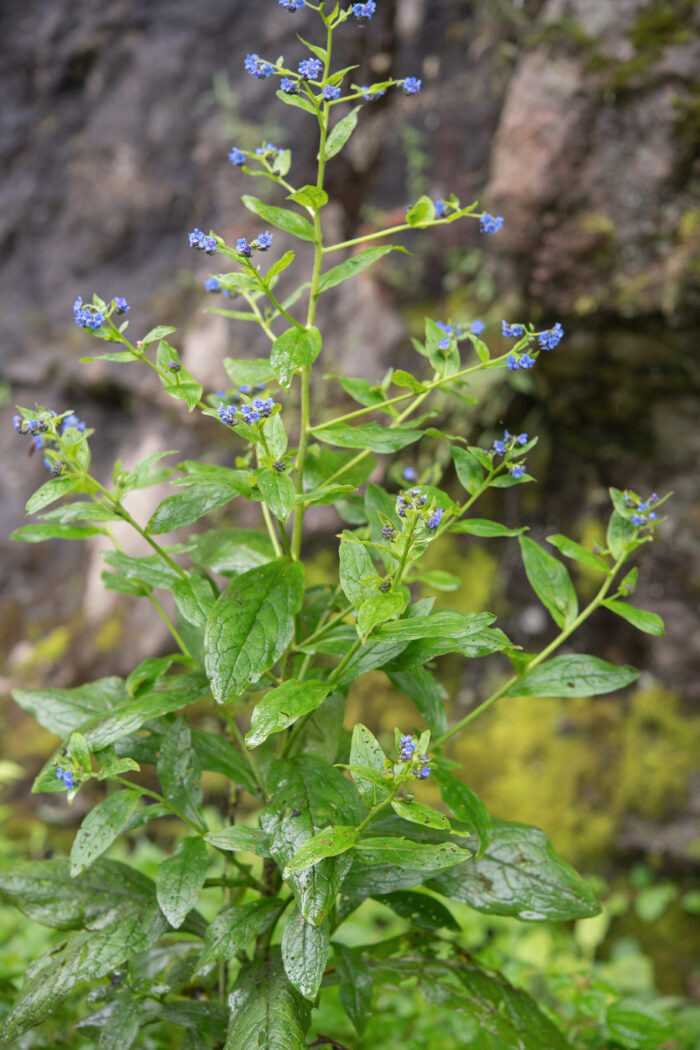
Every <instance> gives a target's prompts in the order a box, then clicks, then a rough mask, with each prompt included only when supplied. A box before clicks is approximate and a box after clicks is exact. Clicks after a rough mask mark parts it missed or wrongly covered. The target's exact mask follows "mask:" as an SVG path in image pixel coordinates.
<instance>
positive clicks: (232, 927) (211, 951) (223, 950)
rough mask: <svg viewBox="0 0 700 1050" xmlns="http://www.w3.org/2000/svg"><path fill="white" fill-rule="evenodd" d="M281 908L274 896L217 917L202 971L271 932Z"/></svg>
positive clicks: (202, 958)
mask: <svg viewBox="0 0 700 1050" xmlns="http://www.w3.org/2000/svg"><path fill="white" fill-rule="evenodd" d="M281 906H282V902H281V901H280V900H279V899H278V898H277V897H273V898H266V899H262V900H256V901H250V902H249V903H248V904H239V905H237V906H236V907H233V908H228V909H227V910H226V911H223V912H221V913H220V914H219V915H217V917H216V918H215V919H214V921H213V922H212V923H211V925H210V926H209V927H208V928H207V932H206V935H205V937H204V951H203V952H202V954H201V956H200V958H199V961H198V964H197V965H198V967H199V969H202V968H203V967H204V966H208V965H209V963H212V962H216V960H217V959H230V958H232V956H234V955H235V954H236V952H240V951H243V949H244V948H245V947H246V946H247V945H248V944H249V943H250V942H251V941H252V940H253V938H254V937H257V936H258V935H259V934H261V933H264V932H265V930H267V929H269V927H270V926H271V924H272V922H273V921H274V919H275V918H276V916H277V915H279V912H280V908H281Z"/></svg>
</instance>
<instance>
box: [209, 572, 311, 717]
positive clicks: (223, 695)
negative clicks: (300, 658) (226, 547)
mask: <svg viewBox="0 0 700 1050" xmlns="http://www.w3.org/2000/svg"><path fill="white" fill-rule="evenodd" d="M303 597H304V569H303V566H302V565H301V564H300V562H291V561H289V560H288V559H286V558H277V559H276V560H275V561H272V562H269V563H268V564H267V565H262V566H260V568H257V569H250V570H249V571H248V572H246V573H243V575H242V576H239V577H238V578H237V579H235V580H234V581H233V582H232V583H231V584H230V586H229V587H227V589H226V590H225V591H224V593H223V594H222V595H221V596H220V597H219V599H218V600H217V601H216V603H215V604H214V607H213V608H212V610H211V612H210V613H209V619H208V620H207V626H206V630H205V634H204V658H205V666H206V670H207V674H208V675H209V680H210V682H211V687H212V693H213V694H214V698H215V699H216V700H217V702H218V703H220V704H223V703H225V702H226V701H228V700H232V699H234V698H235V697H237V696H239V695H240V694H241V693H242V692H243V690H244V689H245V688H246V686H248V685H250V684H251V683H252V682H257V681H258V679H259V678H260V677H261V675H263V674H264V673H265V671H267V670H269V669H270V668H271V667H272V666H273V664H275V662H276V661H277V660H278V659H279V657H280V656H281V655H282V653H283V652H284V650H285V649H286V648H287V646H288V645H289V643H290V641H291V640H292V637H293V635H294V616H295V614H296V613H297V612H298V611H299V609H300V608H301V603H302V600H303Z"/></svg>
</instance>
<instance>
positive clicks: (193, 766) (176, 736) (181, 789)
mask: <svg viewBox="0 0 700 1050" xmlns="http://www.w3.org/2000/svg"><path fill="white" fill-rule="evenodd" d="M157 769H158V779H159V780H160V782H161V785H162V787H163V794H164V795H165V797H166V798H167V800H168V802H172V804H173V805H174V806H175V807H176V808H177V809H178V810H179V811H180V812H181V813H182V814H184V815H185V816H186V817H187V818H188V819H189V820H191V821H193V823H195V824H198V825H200V826H201V825H202V816H201V813H200V807H201V805H202V784H201V777H202V774H201V769H200V766H199V760H198V758H197V753H196V751H195V750H194V748H193V747H192V734H191V732H190V727H189V726H188V725H187V722H186V721H185V720H184V718H178V719H177V720H176V721H175V722H173V724H172V725H171V726H170V727H169V729H168V731H167V732H166V734H165V736H164V737H163V739H162V741H161V745H160V753H159V755H158V766H157Z"/></svg>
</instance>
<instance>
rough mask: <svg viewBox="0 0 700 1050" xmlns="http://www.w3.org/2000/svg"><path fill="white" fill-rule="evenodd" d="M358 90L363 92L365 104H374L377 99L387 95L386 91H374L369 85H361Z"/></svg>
mask: <svg viewBox="0 0 700 1050" xmlns="http://www.w3.org/2000/svg"><path fill="white" fill-rule="evenodd" d="M357 90H358V91H361V92H362V97H363V99H364V100H365V102H372V101H374V99H375V98H381V97H382V96H383V95H386V91H372V89H371V88H370V87H369V85H368V84H361V85H360V86H359V87H358V89H357Z"/></svg>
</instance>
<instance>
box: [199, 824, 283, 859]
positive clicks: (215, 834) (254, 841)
mask: <svg viewBox="0 0 700 1050" xmlns="http://www.w3.org/2000/svg"><path fill="white" fill-rule="evenodd" d="M204 838H205V839H206V841H207V842H209V843H210V844H211V845H212V846H216V848H217V849H223V850H230V851H231V852H232V853H240V852H243V853H248V852H249V853H254V854H255V855H256V856H257V857H269V856H270V843H269V841H268V838H267V835H266V834H265V833H264V831H260V830H259V828H248V827H245V825H243V824H232V825H231V827H229V828H223V829H222V830H221V831H210V832H209V833H208V834H207V835H205V836H204Z"/></svg>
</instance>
